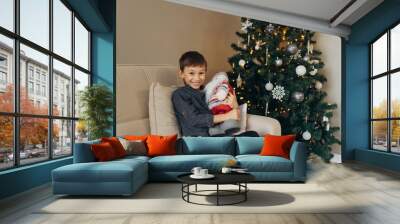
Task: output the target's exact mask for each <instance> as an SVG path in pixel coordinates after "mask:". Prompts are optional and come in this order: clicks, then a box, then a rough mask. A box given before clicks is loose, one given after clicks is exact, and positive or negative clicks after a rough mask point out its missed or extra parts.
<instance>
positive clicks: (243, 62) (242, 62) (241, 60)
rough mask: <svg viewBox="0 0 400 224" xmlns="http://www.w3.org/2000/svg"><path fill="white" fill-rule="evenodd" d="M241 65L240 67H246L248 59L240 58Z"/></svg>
mask: <svg viewBox="0 0 400 224" xmlns="http://www.w3.org/2000/svg"><path fill="white" fill-rule="evenodd" d="M239 65H240V67H244V66H245V65H246V61H245V60H243V59H240V60H239Z"/></svg>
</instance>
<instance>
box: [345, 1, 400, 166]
mask: <svg viewBox="0 0 400 224" xmlns="http://www.w3.org/2000/svg"><path fill="white" fill-rule="evenodd" d="M399 12H400V0H385V1H384V2H383V3H381V4H380V5H379V6H378V7H376V8H375V9H374V10H372V11H371V12H369V13H368V14H367V15H366V16H364V17H363V18H362V19H360V20H359V21H357V22H356V23H355V24H353V25H352V27H351V35H350V37H349V39H348V40H347V41H346V42H344V43H343V44H344V49H345V54H344V55H343V57H344V58H343V60H344V66H345V68H344V73H345V74H344V78H345V81H344V83H343V84H344V92H343V93H344V94H343V96H344V99H343V101H344V102H345V106H344V110H345V111H344V114H345V116H344V121H343V122H344V124H343V127H345V131H344V134H343V136H344V141H343V146H342V157H343V158H342V159H343V160H358V161H362V162H365V163H368V164H371V165H375V166H380V167H383V168H386V169H391V170H399V169H400V157H399V156H396V155H392V154H388V153H382V152H378V151H372V150H370V149H369V141H370V136H369V133H370V132H369V129H370V124H369V105H370V99H369V79H368V78H369V75H370V73H369V66H370V65H369V46H368V45H369V43H370V42H372V41H373V40H374V39H375V38H376V37H377V36H379V35H380V34H382V33H383V32H385V30H387V29H388V28H389V27H391V26H392V25H394V24H395V23H397V22H400V13H399Z"/></svg>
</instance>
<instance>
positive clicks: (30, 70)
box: [28, 66, 33, 80]
mask: <svg viewBox="0 0 400 224" xmlns="http://www.w3.org/2000/svg"><path fill="white" fill-rule="evenodd" d="M28 74H29V79H31V80H33V67H32V66H29V71H28Z"/></svg>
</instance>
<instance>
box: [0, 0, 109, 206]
mask: <svg viewBox="0 0 400 224" xmlns="http://www.w3.org/2000/svg"><path fill="white" fill-rule="evenodd" d="M66 2H67V3H69V4H70V5H71V7H72V8H73V9H74V10H75V11H76V12H77V13H78V14H79V16H80V17H81V18H82V19H83V21H84V22H85V24H86V25H87V26H89V28H90V30H91V31H92V38H91V43H92V52H91V57H92V64H91V70H92V73H93V76H92V82H93V83H104V84H105V85H107V86H108V87H110V89H111V90H112V92H113V93H114V96H115V82H114V80H115V21H116V19H115V16H116V11H115V10H116V7H115V4H116V2H115V0H85V1H83V0H66ZM114 102H115V98H114ZM114 105H115V103H114ZM114 108H115V106H114ZM115 120H116V119H115V110H114V116H113V126H112V127H110V132H112V133H114V135H115ZM71 163H72V157H68V158H63V159H59V160H52V161H46V162H43V163H38V164H34V165H28V166H24V167H19V168H16V169H11V170H6V171H0V199H2V198H5V197H9V196H12V195H14V194H17V193H20V192H23V191H27V190H29V189H32V188H34V187H37V186H40V185H43V184H46V183H48V182H50V181H51V171H52V170H53V169H55V168H57V167H60V166H64V165H68V164H71Z"/></svg>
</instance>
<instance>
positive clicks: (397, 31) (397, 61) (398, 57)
mask: <svg viewBox="0 0 400 224" xmlns="http://www.w3.org/2000/svg"><path fill="white" fill-rule="evenodd" d="M390 35H391V37H390V68H391V69H395V68H399V67H400V24H399V25H397V26H396V27H395V28H393V29H392V30H391V32H390Z"/></svg>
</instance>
